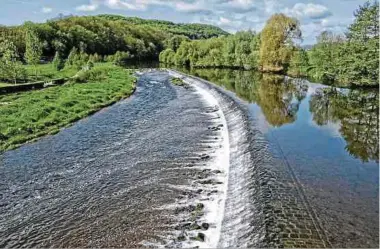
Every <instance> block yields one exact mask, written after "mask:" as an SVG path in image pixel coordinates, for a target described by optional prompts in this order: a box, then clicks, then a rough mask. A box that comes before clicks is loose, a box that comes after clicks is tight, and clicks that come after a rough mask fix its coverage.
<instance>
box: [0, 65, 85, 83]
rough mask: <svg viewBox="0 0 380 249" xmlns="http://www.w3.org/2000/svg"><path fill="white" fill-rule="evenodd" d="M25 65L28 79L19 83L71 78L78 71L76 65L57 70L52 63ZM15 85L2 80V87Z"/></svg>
mask: <svg viewBox="0 0 380 249" xmlns="http://www.w3.org/2000/svg"><path fill="white" fill-rule="evenodd" d="M23 67H24V68H25V70H26V73H27V75H28V77H27V79H26V82H24V83H20V82H19V83H17V84H18V85H19V84H25V83H33V82H37V81H48V80H52V79H59V78H70V77H72V76H74V75H75V74H76V73H77V72H78V69H76V68H75V67H65V68H64V69H62V70H60V71H57V70H56V69H55V68H54V67H53V65H52V64H51V63H47V64H39V65H37V66H36V67H34V66H30V65H24V66H23ZM35 70H37V72H38V75H37V77H36V75H35ZM13 85H14V83H13V82H0V88H1V87H5V86H13Z"/></svg>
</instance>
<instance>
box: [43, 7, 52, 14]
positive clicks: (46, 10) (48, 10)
mask: <svg viewBox="0 0 380 249" xmlns="http://www.w3.org/2000/svg"><path fill="white" fill-rule="evenodd" d="M52 11H53V9H52V8H50V7H43V8H42V9H41V12H42V13H50V12H52Z"/></svg>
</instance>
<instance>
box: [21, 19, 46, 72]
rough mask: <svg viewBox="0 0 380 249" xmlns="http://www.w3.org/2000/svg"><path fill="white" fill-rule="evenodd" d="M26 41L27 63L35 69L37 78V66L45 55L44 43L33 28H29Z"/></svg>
mask: <svg viewBox="0 0 380 249" xmlns="http://www.w3.org/2000/svg"><path fill="white" fill-rule="evenodd" d="M25 37H26V39H25V61H26V62H27V63H28V64H29V65H33V66H34V67H35V77H36V78H37V77H38V71H37V67H36V66H37V65H38V64H39V63H40V59H41V56H42V53H43V43H42V42H41V40H40V39H39V37H38V33H37V32H36V31H35V29H34V28H33V26H29V25H28V26H27V30H26V36H25Z"/></svg>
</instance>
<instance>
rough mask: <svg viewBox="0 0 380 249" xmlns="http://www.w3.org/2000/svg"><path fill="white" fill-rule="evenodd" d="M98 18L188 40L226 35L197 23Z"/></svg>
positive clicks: (116, 16) (114, 17)
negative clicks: (181, 36) (180, 36)
mask: <svg viewBox="0 0 380 249" xmlns="http://www.w3.org/2000/svg"><path fill="white" fill-rule="evenodd" d="M98 17H101V18H104V19H106V20H112V21H123V22H125V23H128V24H132V25H136V26H139V27H149V28H153V29H155V30H160V31H164V32H165V33H169V34H172V35H184V36H187V37H189V38H190V39H207V38H211V37H218V36H221V35H228V33H227V32H225V31H224V30H222V29H221V28H218V27H216V26H212V25H207V24H198V23H186V24H185V23H173V22H169V21H163V20H145V19H141V18H138V17H124V16H118V15H108V14H107V15H99V16H98Z"/></svg>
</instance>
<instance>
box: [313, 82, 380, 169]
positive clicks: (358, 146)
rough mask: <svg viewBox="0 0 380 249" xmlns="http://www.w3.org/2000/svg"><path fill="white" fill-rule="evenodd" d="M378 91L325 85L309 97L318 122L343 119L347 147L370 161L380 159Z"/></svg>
mask: <svg viewBox="0 0 380 249" xmlns="http://www.w3.org/2000/svg"><path fill="white" fill-rule="evenodd" d="M378 103H379V95H378V92H377V91H362V90H360V91H359V90H351V91H345V92H344V91H340V90H337V89H334V88H326V89H323V90H320V91H318V92H316V94H314V95H313V96H312V97H311V99H310V112H312V113H313V120H314V121H315V122H316V123H317V124H318V125H325V124H327V122H337V121H340V123H341V128H340V133H341V134H342V136H343V137H344V139H345V140H346V142H347V145H346V150H347V151H348V152H349V153H350V154H351V155H353V156H355V157H357V158H360V159H361V160H363V161H365V162H367V161H369V160H376V161H378V159H379V117H378V113H379V104H378Z"/></svg>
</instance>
